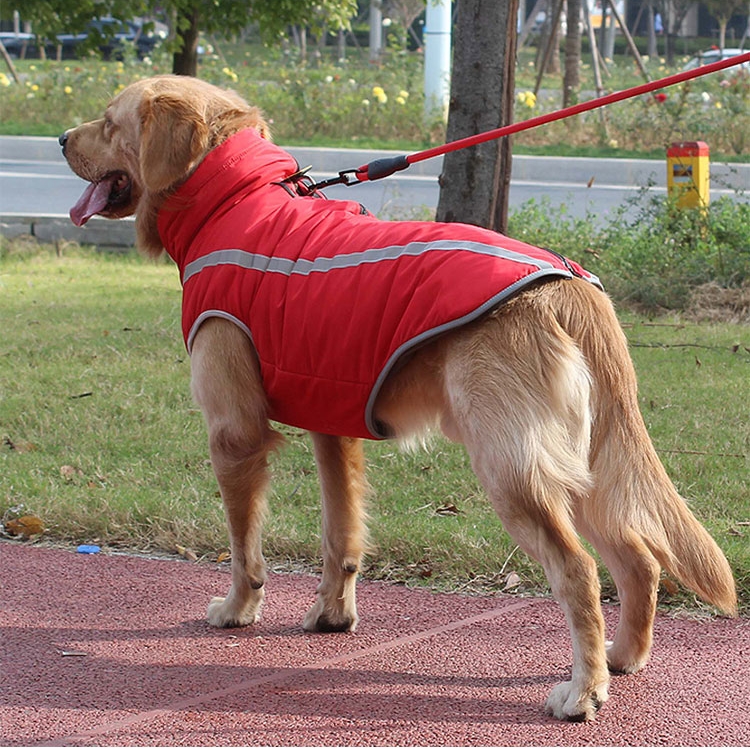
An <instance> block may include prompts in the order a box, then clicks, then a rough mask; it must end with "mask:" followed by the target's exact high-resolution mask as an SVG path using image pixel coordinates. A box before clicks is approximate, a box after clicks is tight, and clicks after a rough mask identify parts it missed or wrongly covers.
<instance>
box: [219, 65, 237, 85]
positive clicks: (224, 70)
mask: <svg viewBox="0 0 750 750" xmlns="http://www.w3.org/2000/svg"><path fill="white" fill-rule="evenodd" d="M221 72H222V73H223V74H224V75H225V76H227V78H230V79H231V80H232V81H234V82H235V83H237V81H238V80H239V76H238V75H237V74H236V73H235V72H234V71H233V70H232V69H231V68H229V67H224V68H222V69H221Z"/></svg>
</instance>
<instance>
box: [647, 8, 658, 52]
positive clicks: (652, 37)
mask: <svg viewBox="0 0 750 750" xmlns="http://www.w3.org/2000/svg"><path fill="white" fill-rule="evenodd" d="M648 56H649V57H650V58H651V59H652V60H654V59H656V58H657V57H658V56H659V50H658V49H657V47H656V19H655V14H654V4H653V3H652V2H650V3H649V4H648Z"/></svg>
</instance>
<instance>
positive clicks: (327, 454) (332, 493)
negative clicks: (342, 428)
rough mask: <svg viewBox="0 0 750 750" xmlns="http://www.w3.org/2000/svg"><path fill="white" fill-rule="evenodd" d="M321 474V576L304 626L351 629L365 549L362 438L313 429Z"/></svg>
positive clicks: (327, 629)
mask: <svg viewBox="0 0 750 750" xmlns="http://www.w3.org/2000/svg"><path fill="white" fill-rule="evenodd" d="M312 437H313V443H314V446H315V458H316V461H317V465H318V473H319V475H320V486H321V500H322V506H323V513H322V552H323V576H322V579H321V582H320V585H319V586H318V594H317V599H316V601H315V604H314V605H313V607H312V608H311V609H310V611H309V612H308V613H307V615H306V617H305V620H304V625H303V626H304V628H305V630H317V631H339V630H350V631H351V630H354V629H355V628H356V626H357V605H356V598H355V586H356V582H357V571H358V570H359V565H360V562H361V559H362V554H363V551H364V539H365V533H366V532H365V511H364V497H365V494H366V491H367V484H366V482H365V459H364V451H363V447H362V441H361V440H358V439H354V438H344V437H336V436H334V435H322V434H318V433H313V435H312Z"/></svg>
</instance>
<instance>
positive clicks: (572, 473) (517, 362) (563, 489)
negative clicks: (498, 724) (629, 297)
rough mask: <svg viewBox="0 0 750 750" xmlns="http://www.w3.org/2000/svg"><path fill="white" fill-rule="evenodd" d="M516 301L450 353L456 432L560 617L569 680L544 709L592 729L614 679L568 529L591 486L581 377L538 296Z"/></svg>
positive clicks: (595, 589)
mask: <svg viewBox="0 0 750 750" xmlns="http://www.w3.org/2000/svg"><path fill="white" fill-rule="evenodd" d="M523 297H524V304H518V305H515V304H513V303H510V304H509V305H507V306H506V308H507V309H506V308H502V309H501V311H500V312H499V313H498V314H496V316H493V318H490V319H489V320H488V321H485V322H484V323H483V324H482V325H481V326H480V327H478V328H475V329H474V331H473V333H472V335H471V336H470V337H465V338H464V339H460V340H458V341H457V342H456V345H455V346H454V347H452V349H451V352H450V354H449V357H448V359H447V363H446V383H447V387H448V393H449V397H450V401H451V407H452V409H451V410H452V415H451V418H452V425H453V429H454V431H455V433H456V436H457V437H459V438H460V439H461V441H462V442H463V443H464V444H465V445H466V448H467V450H468V452H469V456H470V458H471V461H472V466H473V467H474V470H475V472H476V474H477V476H478V477H479V479H480V481H481V482H482V484H483V486H484V488H485V490H486V491H487V493H488V495H489V497H490V499H491V501H492V503H493V505H494V507H495V509H496V510H497V513H498V515H499V516H500V518H501V520H502V522H503V524H504V525H505V527H506V529H507V531H508V533H509V534H510V535H511V536H512V537H513V538H514V540H515V541H516V542H517V543H518V544H519V546H520V547H521V548H522V549H523V550H524V551H525V552H527V553H528V554H529V555H531V556H532V557H534V558H535V559H536V560H538V561H539V562H540V563H541V564H542V565H543V567H544V570H545V573H546V575H547V578H548V580H549V583H550V585H551V588H552V592H553V594H554V595H555V597H556V599H557V601H558V602H559V603H560V606H561V608H562V610H563V612H564V614H565V617H566V620H567V623H568V626H569V629H570V634H571V640H572V645H573V668H572V678H571V680H570V681H568V682H564V683H562V684H560V685H557V686H556V687H555V688H554V689H553V690H552V692H551V694H550V696H549V699H548V701H547V710H548V711H549V712H550V713H552V714H554V715H555V716H556V717H558V718H561V719H567V720H569V721H583V720H590V719H592V718H594V715H595V714H596V711H597V710H598V708H599V706H600V705H601V704H602V703H603V702H604V701H605V700H606V699H607V688H608V684H609V672H608V670H607V663H606V657H605V647H604V619H603V616H602V612H601V606H600V601H599V595H600V589H599V580H598V575H597V569H596V564H595V562H594V560H593V559H592V557H591V556H590V555H589V554H588V553H587V552H586V551H585V550H584V549H583V547H582V545H581V543H580V541H579V539H578V536H577V534H576V531H575V528H574V525H573V508H574V507H575V505H576V503H577V502H578V501H579V499H580V498H581V497H582V496H584V495H585V494H586V493H587V492H588V491H589V488H590V486H591V478H590V475H589V471H588V443H589V429H590V412H589V400H590V383H589V376H588V369H587V367H586V363H585V361H584V359H583V356H582V355H581V353H580V351H579V350H578V349H577V347H576V346H575V344H574V343H573V342H572V340H571V339H570V338H569V337H568V336H567V335H566V334H565V332H564V331H562V330H561V329H560V327H559V325H558V324H557V322H556V321H555V320H554V319H553V318H552V316H551V315H549V314H548V313H547V310H546V309H545V307H544V306H543V305H539V306H537V305H535V304H534V300H535V297H534V294H533V293H532V294H531V295H524V296H523Z"/></svg>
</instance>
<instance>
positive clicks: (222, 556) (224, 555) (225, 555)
mask: <svg viewBox="0 0 750 750" xmlns="http://www.w3.org/2000/svg"><path fill="white" fill-rule="evenodd" d="M231 559H232V553H231V552H219V556H218V557H217V558H216V562H217V563H223V562H227V561H229V560H231Z"/></svg>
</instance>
